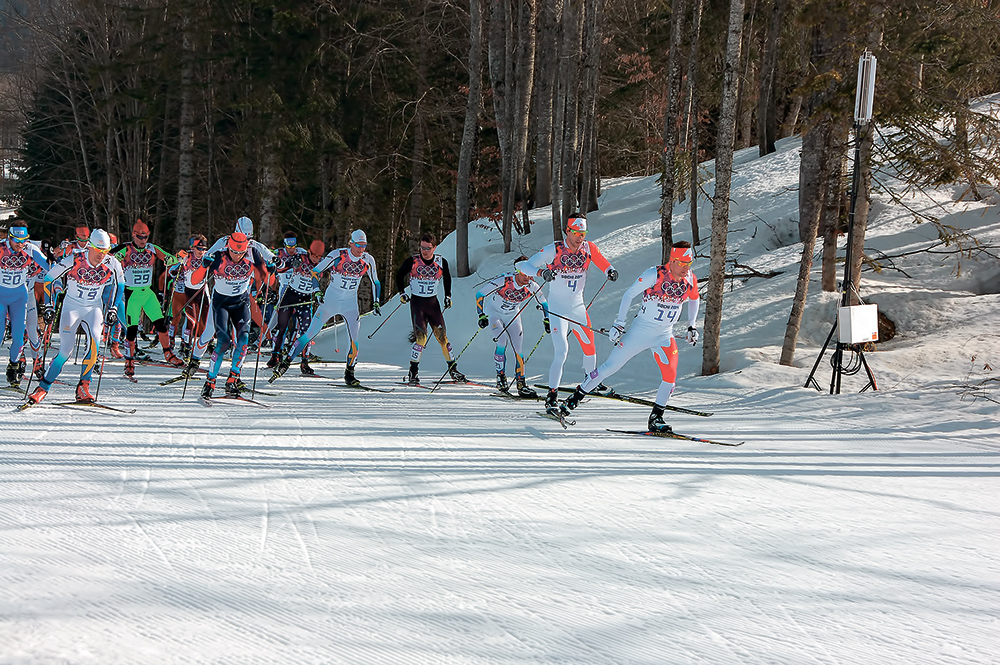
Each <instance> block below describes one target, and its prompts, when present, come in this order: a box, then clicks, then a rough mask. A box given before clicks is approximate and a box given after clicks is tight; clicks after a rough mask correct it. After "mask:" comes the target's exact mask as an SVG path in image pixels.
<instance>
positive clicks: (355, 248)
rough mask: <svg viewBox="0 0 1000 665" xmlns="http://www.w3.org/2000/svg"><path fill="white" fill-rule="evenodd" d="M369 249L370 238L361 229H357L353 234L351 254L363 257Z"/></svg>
mask: <svg viewBox="0 0 1000 665" xmlns="http://www.w3.org/2000/svg"><path fill="white" fill-rule="evenodd" d="M366 247H368V236H366V235H365V232H364V231H362V230H361V229H357V230H355V231H354V233H352V234H351V254H353V255H354V256H361V255H362V254H364V253H365V248H366Z"/></svg>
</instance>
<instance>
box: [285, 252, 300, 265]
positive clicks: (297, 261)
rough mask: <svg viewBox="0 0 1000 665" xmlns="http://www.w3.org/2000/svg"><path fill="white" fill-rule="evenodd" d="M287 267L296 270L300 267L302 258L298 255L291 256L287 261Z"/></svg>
mask: <svg viewBox="0 0 1000 665" xmlns="http://www.w3.org/2000/svg"><path fill="white" fill-rule="evenodd" d="M288 265H289V266H291V267H292V268H298V267H299V266H300V265H302V257H301V256H300V255H299V254H292V256H291V257H290V258H289V259H288Z"/></svg>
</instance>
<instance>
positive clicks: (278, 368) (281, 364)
mask: <svg viewBox="0 0 1000 665" xmlns="http://www.w3.org/2000/svg"><path fill="white" fill-rule="evenodd" d="M291 366H292V359H291V358H290V357H288V356H284V357H283V358H282V359H281V360H279V361H278V364H277V365H275V366H274V374H272V375H271V378H270V379H268V380H267V381H268V383H274V382H275V381H277V380H278V379H280V378H281V377H282V376H283V375H284V374H285V372H287V371H288V368H289V367H291Z"/></svg>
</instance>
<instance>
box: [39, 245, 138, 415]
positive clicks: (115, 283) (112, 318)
mask: <svg viewBox="0 0 1000 665" xmlns="http://www.w3.org/2000/svg"><path fill="white" fill-rule="evenodd" d="M110 250H111V236H109V235H108V232H107V231H105V230H104V229H94V230H93V231H92V232H91V233H90V245H89V246H88V247H87V249H86V250H84V251H77V252H73V253H71V254H67V255H66V256H64V257H63V258H62V259H60V260H59V261H57V262H56V264H55V265H54V266H52V268H50V269H49V271H48V272H47V273H46V274H45V291H46V293H47V294H49V295H52V294H53V293H54V292H56V291H58V290H60V289H62V288H63V286H62V283H61V282H59V281H57V280H59V279H60V278H62V277H64V276H65V278H66V286H65V297H64V300H63V307H62V315H61V316H60V319H59V354H58V355H57V356H56V357H55V358H53V359H52V362H51V363H50V364H49V367H48V369H47V370H46V372H45V377H44V378H43V379H42V380H41V381H39V383H38V387H37V388H36V389H35V391H34V392H33V393H31V395H30V396H29V397H28V400H29V401H31V402H33V403H35V404H38V403H39V402H40V401H42V399H43V398H44V397H45V395H47V394H48V392H49V389H50V388H51V387H52V384H53V383H54V382H55V380H56V378H58V376H59V373H60V372H61V371H62V368H63V365H64V364H65V363H66V360H67V359H68V358H69V355H70V354H71V353H72V352H73V347H74V345H75V343H76V331H77V328H78V327H79V328H81V329H82V330H83V332H84V334H85V335H86V337H87V341H86V349H87V353H86V355H85V356H84V359H83V367H82V369H81V372H80V382H79V383H78V384H77V386H76V400H77V401H78V402H93V401H94V397H93V395H91V394H90V377H91V374H92V373H93V371H94V366H95V365H96V364H97V360H98V356H99V354H100V343H101V332H102V331H103V329H104V326H105V325H108V326H111V327H113V326H114V325H115V323H117V322H118V320H119V319H120V318H121V317H122V316H124V314H125V303H124V302H123V299H122V294H123V292H124V290H125V275H124V274H123V272H122V266H121V264H120V263H119V262H118V259H116V258H114V257H113V256H109V255H108V252H109V251H110ZM106 290H107V291H109V293H108V296H107V302H108V303H109V305H108V306H107V308H106V309H105V306H104V292H105V291H106ZM54 316H55V313H54V312H53V310H52V308H51V305H47V306H46V309H45V312H44V314H43V319H44V320H45V322H46V323H48V322H49V321H52V319H53V317H54Z"/></svg>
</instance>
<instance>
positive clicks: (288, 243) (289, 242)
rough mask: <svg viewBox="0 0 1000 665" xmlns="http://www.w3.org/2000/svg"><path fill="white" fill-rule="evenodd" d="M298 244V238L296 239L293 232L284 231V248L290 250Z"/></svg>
mask: <svg viewBox="0 0 1000 665" xmlns="http://www.w3.org/2000/svg"><path fill="white" fill-rule="evenodd" d="M298 242H299V239H298V237H296V235H295V231H285V237H284V239H283V240H282V243H283V244H284V245H285V247H287V248H288V249H292V248H293V247H295V245H297V244H298Z"/></svg>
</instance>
